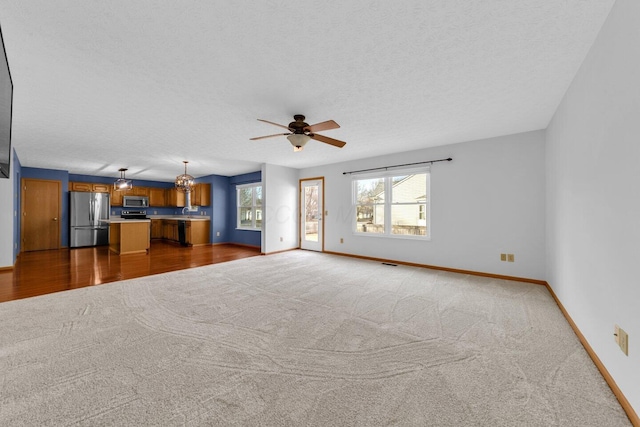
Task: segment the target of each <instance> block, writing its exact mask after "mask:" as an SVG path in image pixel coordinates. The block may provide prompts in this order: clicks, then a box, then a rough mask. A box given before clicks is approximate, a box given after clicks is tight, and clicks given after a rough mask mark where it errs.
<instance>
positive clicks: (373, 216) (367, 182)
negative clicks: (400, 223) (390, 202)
mask: <svg viewBox="0 0 640 427" xmlns="http://www.w3.org/2000/svg"><path fill="white" fill-rule="evenodd" d="M355 191H356V194H355V198H356V231H357V232H360V233H384V178H374V179H359V180H357V181H356V182H355Z"/></svg>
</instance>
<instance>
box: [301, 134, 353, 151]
mask: <svg viewBox="0 0 640 427" xmlns="http://www.w3.org/2000/svg"><path fill="white" fill-rule="evenodd" d="M309 136H310V137H311V138H313V139H315V140H317V141H320V142H324V143H325V144H330V145H333V146H335V147H338V148H342V147H344V146H345V145H347V143H346V142H344V141H340V140H337V139H333V138H329V137H328V136H324V135H318V134H314V133H312V134H309Z"/></svg>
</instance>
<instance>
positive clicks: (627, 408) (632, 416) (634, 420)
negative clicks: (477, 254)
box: [545, 282, 640, 427]
mask: <svg viewBox="0 0 640 427" xmlns="http://www.w3.org/2000/svg"><path fill="white" fill-rule="evenodd" d="M545 286H546V287H547V289H548V290H549V293H550V294H551V296H552V297H553V299H554V300H555V302H556V304H557V305H558V307H559V308H560V311H561V312H562V314H563V315H564V317H565V319H567V322H569V325H570V326H571V329H573V332H574V333H575V334H576V336H577V337H578V339H579V340H580V343H581V344H582V346H583V347H584V349H585V350H586V351H587V354H588V355H589V357H591V360H593V363H594V364H595V365H596V367H597V368H598V370H599V371H600V373H601V374H602V377H603V378H604V380H605V381H606V382H607V384H608V385H609V388H611V391H612V392H613V394H614V395H615V396H616V399H618V402H620V406H622V409H624V412H626V413H627V417H629V421H631V424H633V425H634V426H635V427H640V418H639V417H638V414H636V411H634V409H633V407H632V406H631V404H630V403H629V401H628V400H627V398H626V397H625V395H624V394H623V393H622V390H620V387H618V384H616V382H615V380H614V379H613V377H612V376H611V374H610V373H609V371H607V368H605V367H604V364H603V363H602V361H601V360H600V358H599V357H598V355H597V354H596V352H595V351H593V348H591V345H589V342H588V341H587V339H586V338H585V337H584V335H582V332H580V329H578V325H576V324H575V322H574V321H573V319H572V318H571V316H569V313H568V312H567V310H566V309H565V308H564V306H563V305H562V303H561V302H560V300H559V299H558V296H557V295H556V293H555V292H553V289H551V286H549V283H547V282H545Z"/></svg>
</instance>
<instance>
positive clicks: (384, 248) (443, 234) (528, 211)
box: [300, 131, 545, 280]
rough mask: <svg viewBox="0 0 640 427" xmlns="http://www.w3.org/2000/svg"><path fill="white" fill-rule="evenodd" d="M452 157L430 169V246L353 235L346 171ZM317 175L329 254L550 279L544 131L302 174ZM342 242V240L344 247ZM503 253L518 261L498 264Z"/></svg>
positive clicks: (382, 158) (311, 170)
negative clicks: (321, 185)
mask: <svg viewBox="0 0 640 427" xmlns="http://www.w3.org/2000/svg"><path fill="white" fill-rule="evenodd" d="M396 143H397V142H396ZM398 144H399V143H398ZM348 147H349V146H348V145H347V149H348ZM447 157H453V161H452V162H443V163H436V164H434V165H433V166H432V167H431V230H432V232H431V240H430V241H418V240H409V239H395V238H381V237H372V236H356V235H354V234H353V232H352V216H353V215H354V211H353V208H352V206H351V179H352V176H351V175H343V172H345V171H351V170H359V169H366V168H373V167H380V166H388V165H395V164H402V163H412V162H418V161H422V160H431V159H440V158H447ZM318 176H324V177H325V210H326V211H328V215H327V216H325V218H324V221H325V222H324V226H325V250H327V251H333V252H342V253H349V254H355V255H363V256H370V257H376V258H384V259H390V260H396V261H405V262H413V263H419V264H429V265H435V266H441V267H449V268H458V269H464V270H473V271H478V272H486V273H493V274H502V275H508V276H516V277H524V278H530V279H538V280H544V278H545V267H544V258H545V255H544V250H545V241H544V230H545V221H544V213H545V208H544V182H545V181H544V132H543V131H536V132H528V133H522V134H516V135H509V136H503V137H498V138H491V139H487V140H482V141H472V142H467V143H461V144H454V145H447V146H442V147H435V148H429V149H424V150H418V151H412V152H405V153H398V154H394V155H388V156H381V157H376V158H369V159H364V160H358V161H352V162H345V163H339V164H333V165H327V166H320V167H314V168H308V169H303V170H302V171H301V173H300V178H308V177H318ZM340 238H344V243H343V244H341V243H340ZM500 253H513V254H515V262H513V263H507V262H502V261H500Z"/></svg>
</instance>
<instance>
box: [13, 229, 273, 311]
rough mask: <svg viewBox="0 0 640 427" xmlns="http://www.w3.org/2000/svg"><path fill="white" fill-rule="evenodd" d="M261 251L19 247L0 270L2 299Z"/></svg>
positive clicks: (225, 247) (154, 246)
mask: <svg viewBox="0 0 640 427" xmlns="http://www.w3.org/2000/svg"><path fill="white" fill-rule="evenodd" d="M256 255H260V250H259V249H257V248H255V249H254V248H249V247H244V246H237V245H233V244H225V245H215V246H211V245H205V246H194V247H181V246H177V245H174V244H170V243H165V242H161V241H152V242H151V249H150V251H149V254H148V255H147V254H131V255H122V256H119V255H116V254H114V253H113V252H109V248H108V246H98V247H93V248H77V249H60V250H51V251H35V252H23V253H21V254H20V256H19V257H18V260H17V262H16V265H15V267H14V269H13V270H8V271H0V302H4V301H11V300H16V299H21V298H27V297H32V296H36V295H44V294H49V293H53V292H60V291H65V290H69V289H75V288H82V287H85V286H93V285H99V284H102V283H109V282H115V281H118V280H124V279H132V278H134V277H142V276H148V275H152V274H158V273H166V272H169V271H175V270H182V269H185V268H192V267H200V266H203V265H209V264H216V263H219V262H226V261H232V260H235V259H240V258H247V257H252V256H256Z"/></svg>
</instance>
